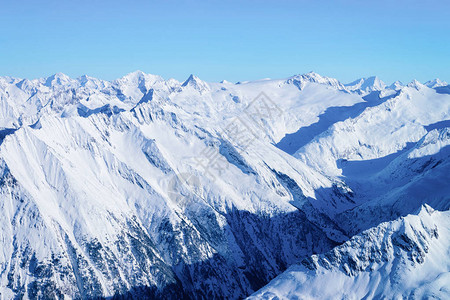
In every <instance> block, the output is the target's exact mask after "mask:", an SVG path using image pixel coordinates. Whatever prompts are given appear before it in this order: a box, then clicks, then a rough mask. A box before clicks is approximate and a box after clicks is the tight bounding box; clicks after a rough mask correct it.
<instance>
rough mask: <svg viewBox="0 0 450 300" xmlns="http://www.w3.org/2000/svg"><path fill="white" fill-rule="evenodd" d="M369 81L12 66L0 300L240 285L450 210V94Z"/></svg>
mask: <svg viewBox="0 0 450 300" xmlns="http://www.w3.org/2000/svg"><path fill="white" fill-rule="evenodd" d="M363 81H364V82H362V81H361V80H360V81H358V83H355V84H352V85H343V84H342V83H340V82H339V81H338V80H336V79H333V78H329V77H324V76H321V75H318V74H316V73H313V72H310V73H307V74H304V75H296V76H293V77H290V78H287V79H281V80H270V79H264V80H259V81H252V82H241V83H238V84H232V83H230V82H227V81H223V82H222V83H212V82H204V81H202V80H201V79H200V78H198V77H196V76H194V75H191V76H190V77H189V78H188V79H187V80H186V81H185V82H183V83H181V82H178V81H176V80H174V79H169V80H165V79H163V78H161V77H160V76H156V75H150V74H145V73H143V72H140V71H137V72H134V73H131V74H128V75H126V76H124V77H123V78H120V79H117V80H114V81H103V80H99V79H95V78H92V77H89V76H82V77H80V78H77V79H72V78H69V77H68V76H66V75H64V74H55V75H53V76H50V77H48V78H43V79H35V80H28V79H16V78H11V77H0V212H1V213H2V215H3V216H4V217H3V218H2V219H1V220H0V295H1V297H4V298H6V299H9V298H13V297H15V296H23V297H25V298H30V299H35V298H36V299H37V298H55V299H58V298H62V297H63V296H66V297H69V298H83V299H86V298H96V297H112V296H116V297H118V298H120V297H125V298H126V297H135V298H136V297H138V298H143V297H147V298H152V297H164V298H177V299H178V298H182V297H187V298H233V299H237V298H243V297H245V296H248V295H250V294H252V293H254V292H256V291H257V290H258V289H260V288H262V287H263V286H264V285H266V284H267V283H268V282H269V281H270V280H272V279H273V278H274V277H276V276H277V275H279V274H281V273H282V272H283V271H284V270H286V269H287V268H288V267H289V266H291V265H294V264H295V263H298V262H299V261H301V260H303V259H305V258H306V257H311V255H322V254H324V253H327V252H329V251H335V250H332V249H339V248H335V247H336V246H338V245H340V244H342V243H344V242H346V241H349V239H350V238H352V236H354V235H358V234H361V232H363V231H364V230H371V229H370V228H378V227H377V226H382V225H380V223H382V222H391V221H393V220H395V219H397V218H401V217H403V216H406V215H408V214H412V213H415V212H417V211H418V210H419V209H420V207H421V206H422V205H423V204H428V205H430V206H431V207H433V208H434V209H437V210H443V211H445V210H448V209H449V202H450V201H449V200H450V190H449V187H448V182H450V178H449V174H450V172H449V171H450V170H449V169H450V166H449V154H450V153H449V150H448V149H449V147H448V145H449V144H450V131H449V127H450V95H449V94H448V93H445V91H444V92H442V91H439V90H437V88H430V87H427V86H426V85H423V84H420V83H418V82H413V83H411V84H408V85H407V86H403V85H402V84H396V85H394V86H391V87H386V85H385V84H384V83H382V82H381V80H379V79H377V78H375V79H373V80H369V79H364V80H363ZM428 210H430V211H431V208H430V209H428ZM436 214H438V215H439V213H438V212H436ZM442 214H444V213H442ZM408 218H411V217H410V216H409V217H408ZM393 222H394V223H395V222H397V221H393ZM384 224H385V223H384ZM389 224H390V223H389ZM395 224H396V223H395ZM383 226H384V225H383ZM439 226H441V225H439ZM363 236H364V234H363ZM350 241H352V240H350ZM347 243H349V242H347ZM344 245H347V244H344ZM351 245H352V247H354V251H360V250H361V249H360V248H359V244H355V243H354V244H351ZM442 245H444V244H442ZM445 245H447V244H445ZM338 247H343V246H338ZM313 257H314V256H313ZM447 262H448V261H447V260H446V258H443V263H447ZM445 266H448V264H446V265H445ZM374 274H375V273H374ZM282 276H283V275H282ZM374 276H375V275H374ZM279 278H282V277H279ZM445 278H447V277H445ZM277 280H278V279H277ZM318 280H319V279H318ZM292 286H293V288H294V285H292ZM269 287H270V286H269ZM432 287H434V285H433V286H430V289H431V288H432ZM295 289H297V288H295ZM1 297H0V298H1Z"/></svg>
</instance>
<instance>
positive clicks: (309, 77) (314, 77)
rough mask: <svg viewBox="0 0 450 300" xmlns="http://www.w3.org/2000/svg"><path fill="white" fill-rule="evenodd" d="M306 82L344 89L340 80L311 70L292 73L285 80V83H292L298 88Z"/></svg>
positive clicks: (301, 87)
mask: <svg viewBox="0 0 450 300" xmlns="http://www.w3.org/2000/svg"><path fill="white" fill-rule="evenodd" d="M308 82H311V83H317V84H322V85H328V86H331V87H334V88H336V89H339V90H343V89H345V87H344V85H343V84H342V83H341V82H339V80H337V79H335V78H331V77H327V76H322V75H320V74H318V73H315V72H313V71H310V72H308V73H305V74H301V75H294V76H292V77H290V78H288V79H287V81H286V83H288V84H290V83H293V84H295V85H297V86H298V87H299V88H300V89H303V87H304V86H305V84H306V83H308Z"/></svg>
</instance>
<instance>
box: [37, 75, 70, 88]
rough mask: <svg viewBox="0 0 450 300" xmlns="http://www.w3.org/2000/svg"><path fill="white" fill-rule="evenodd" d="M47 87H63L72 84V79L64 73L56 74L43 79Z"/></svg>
mask: <svg viewBox="0 0 450 300" xmlns="http://www.w3.org/2000/svg"><path fill="white" fill-rule="evenodd" d="M44 80H45V82H44V85H45V86H47V87H54V86H63V85H67V84H69V83H71V82H73V79H72V78H70V77H69V76H67V75H66V74H64V73H61V72H58V73H55V74H53V75H51V76H49V77H47V78H45V79H44Z"/></svg>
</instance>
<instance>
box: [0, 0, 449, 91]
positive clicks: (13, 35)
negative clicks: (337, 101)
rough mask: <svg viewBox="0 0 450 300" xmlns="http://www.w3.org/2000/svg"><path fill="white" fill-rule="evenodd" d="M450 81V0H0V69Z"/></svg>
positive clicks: (109, 75)
mask: <svg viewBox="0 0 450 300" xmlns="http://www.w3.org/2000/svg"><path fill="white" fill-rule="evenodd" d="M135 70H142V71H144V72H146V73H152V74H158V75H162V76H163V77H164V78H170V77H173V78H176V79H178V80H184V79H185V78H187V77H188V76H189V74H191V73H194V74H195V75H197V76H199V77H200V78H202V79H204V80H207V81H219V80H222V79H227V80H230V81H238V80H253V79H260V78H267V77H270V78H283V77H288V76H291V75H294V74H301V73H306V72H309V71H315V72H317V73H319V74H321V75H327V76H331V77H336V78H338V79H339V80H341V81H343V82H349V81H352V80H353V79H356V78H358V77H366V76H370V75H378V76H379V77H380V78H381V79H382V80H384V81H386V82H387V83H390V82H391V81H394V80H396V79H399V80H401V81H404V82H409V81H411V80H412V79H414V78H416V79H418V80H419V81H425V80H428V79H432V78H435V77H439V78H441V79H443V80H446V81H450V1H448V0H440V1H437V0H427V1H425V0H421V1H418V0H409V1H406V0H394V1H392V0H391V1H387V0H377V1H366V0H335V1H321V0H314V1H313V0H311V1H301V0H300V1H299V0H297V1H287V0H286V1H285V0H278V1H275V0H274V1H264V0H263V1H233V0H232V1H227V0H221V1H215V0H212V1H193V0H191V1H186V0H185V1H175V0H166V1H162V0H161V1H139V0H127V1H125V0H123V1H116V0H109V1H103V0H89V1H85V0H76V1H67V0H55V1H49V0H40V1H37V0H33V1H32V0H23V1H13V0H11V1H7V0H0V75H11V76H16V77H27V78H36V77H44V76H48V75H51V74H53V73H56V72H63V73H66V74H67V75H69V76H72V77H78V76H80V75H83V74H87V75H90V76H94V77H98V78H102V79H108V80H110V79H115V78H118V77H121V76H123V75H125V74H127V73H129V72H132V71H135Z"/></svg>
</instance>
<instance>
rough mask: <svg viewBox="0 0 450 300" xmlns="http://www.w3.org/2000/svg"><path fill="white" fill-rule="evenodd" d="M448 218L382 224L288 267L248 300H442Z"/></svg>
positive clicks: (449, 251)
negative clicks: (325, 251) (330, 249)
mask: <svg viewBox="0 0 450 300" xmlns="http://www.w3.org/2000/svg"><path fill="white" fill-rule="evenodd" d="M449 234H450V213H449V211H446V212H438V211H433V209H431V208H430V207H429V206H424V207H422V209H421V211H420V212H419V213H418V215H408V216H406V217H402V218H400V219H398V220H395V221H391V222H387V223H382V224H380V225H378V226H376V227H374V228H371V229H369V230H367V231H364V232H362V233H361V234H359V235H357V236H355V237H353V238H352V239H350V240H349V241H347V242H346V243H344V244H343V245H341V246H339V247H336V248H334V249H333V250H332V251H329V252H327V253H324V254H321V255H313V256H311V257H309V258H306V259H304V260H303V261H302V262H301V263H299V264H296V265H294V266H292V267H290V268H289V269H288V270H287V271H286V272H284V273H283V274H282V275H280V276H278V277H277V278H276V279H274V280H273V281H272V282H271V283H270V284H269V285H267V286H266V287H264V288H263V289H261V290H260V291H258V293H255V294H254V295H252V296H251V297H249V299H296V298H301V299H373V298H375V299H447V298H448V297H449V295H450V288H449V285H448V283H449V281H450V261H449V260H448V258H447V257H448V256H449V255H450V242H449V241H450V236H449Z"/></svg>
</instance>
